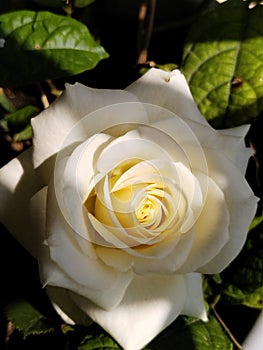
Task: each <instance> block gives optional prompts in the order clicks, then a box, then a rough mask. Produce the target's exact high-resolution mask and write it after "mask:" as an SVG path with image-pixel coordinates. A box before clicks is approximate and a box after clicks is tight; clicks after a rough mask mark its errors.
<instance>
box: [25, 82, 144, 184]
mask: <svg viewBox="0 0 263 350" xmlns="http://www.w3.org/2000/svg"><path fill="white" fill-rule="evenodd" d="M136 101H138V99H137V98H136V97H135V96H133V95H132V94H131V93H129V92H127V91H123V90H103V89H92V88H89V87H87V86H84V85H82V84H79V83H76V84H75V85H69V84H66V89H65V91H64V93H63V94H62V95H61V96H60V97H59V98H58V99H57V100H56V101H55V102H54V103H53V104H52V105H50V107H48V108H47V109H46V110H44V111H43V112H41V113H40V114H39V115H38V116H37V117H35V118H33V119H32V121H31V122H32V127H33V132H34V154H33V156H34V158H33V161H34V166H35V167H36V168H37V167H39V165H40V164H42V163H43V162H45V161H47V160H48V159H49V158H50V157H51V156H53V155H54V154H56V153H57V152H58V151H59V150H60V149H61V146H62V144H63V142H64V141H65V139H66V137H67V136H68V134H69V133H70V132H71V131H72V128H73V127H74V126H75V125H76V124H77V123H78V122H79V121H80V120H81V119H82V118H83V117H84V116H86V115H88V114H89V113H91V112H93V111H96V110H97V109H100V108H102V107H104V106H108V105H113V104H116V103H123V102H136ZM122 119H123V121H125V115H122ZM94 124H95V125H96V124H97V120H96V123H94V119H93V121H91V125H94ZM108 124H109V125H111V126H112V125H114V120H113V121H112V120H111V118H109V121H108ZM74 132H75V138H79V139H82V140H84V139H85V137H88V136H89V135H86V134H85V129H84V130H81V128H78V129H77V130H75V131H74ZM46 171H48V173H49V172H50V167H48V168H47V169H45V170H43V171H42V173H41V175H42V176H45V178H47V177H48V175H49V174H45V172H46Z"/></svg>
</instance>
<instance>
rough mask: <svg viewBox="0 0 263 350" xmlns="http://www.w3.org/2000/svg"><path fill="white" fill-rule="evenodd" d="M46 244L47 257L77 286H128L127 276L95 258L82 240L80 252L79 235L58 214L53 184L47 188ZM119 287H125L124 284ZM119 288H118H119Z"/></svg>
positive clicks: (127, 273) (86, 241) (85, 241)
mask: <svg viewBox="0 0 263 350" xmlns="http://www.w3.org/2000/svg"><path fill="white" fill-rule="evenodd" d="M47 209H48V211H47V232H48V238H47V243H48V247H49V251H50V258H51V259H52V260H53V261H54V262H55V263H56V264H57V265H58V266H59V267H60V269H61V270H62V271H64V272H65V273H66V274H67V275H68V276H70V278H71V279H72V280H74V281H75V282H76V283H77V284H80V285H83V286H85V287H86V288H89V289H97V290H105V289H107V288H110V286H112V285H115V284H116V283H117V281H119V280H122V281H124V282H125V283H126V284H127V281H129V279H130V273H129V272H126V273H120V272H118V271H115V270H114V269H112V268H110V267H109V266H106V265H105V264H104V263H103V262H102V261H100V260H98V259H97V256H96V253H95V250H94V248H93V245H92V243H90V242H89V241H88V240H84V243H85V249H81V247H80V246H79V243H81V241H79V240H77V236H78V233H76V232H74V230H72V227H70V225H69V224H68V222H67V221H66V219H65V218H64V216H63V215H62V212H61V211H60V209H59V207H58V205H57V202H56V198H55V193H54V189H53V188H52V182H51V184H50V186H49V193H48V205H47ZM125 283H124V285H123V286H122V288H124V289H125V288H126V284H125ZM120 289H121V287H120Z"/></svg>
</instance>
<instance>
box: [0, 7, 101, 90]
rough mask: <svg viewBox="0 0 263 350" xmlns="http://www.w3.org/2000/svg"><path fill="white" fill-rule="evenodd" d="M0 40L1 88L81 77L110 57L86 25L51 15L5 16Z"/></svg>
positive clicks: (21, 13) (0, 24) (18, 13)
mask: <svg viewBox="0 0 263 350" xmlns="http://www.w3.org/2000/svg"><path fill="white" fill-rule="evenodd" d="M0 37H1V38H2V39H3V43H2V47H1V48H0V50H1V65H0V85H2V86H9V87H10V86H12V87H14V86H22V85H26V84H31V83H36V82H39V81H43V80H47V79H55V78H60V77H65V76H69V75H73V74H78V73H81V72H84V71H86V70H89V69H92V68H94V67H95V66H96V65H97V63H98V62H99V61H100V60H101V59H103V58H106V57H108V54H107V53H106V51H105V50H104V48H103V47H102V46H100V45H99V44H98V43H97V42H96V41H95V40H94V39H93V37H92V36H91V34H90V32H89V30H88V29H87V27H86V26H85V25H84V24H82V23H80V22H79V21H77V20H75V19H72V18H69V17H65V16H60V15H55V14H52V13H50V12H33V11H15V12H10V13H6V14H3V15H1V16H0ZM18 58H19V59H18Z"/></svg>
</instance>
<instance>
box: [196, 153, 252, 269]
mask: <svg viewBox="0 0 263 350" xmlns="http://www.w3.org/2000/svg"><path fill="white" fill-rule="evenodd" d="M206 159H207V162H208V168H209V172H210V173H209V175H210V177H211V178H212V179H213V180H214V181H215V182H216V183H217V184H218V186H219V187H220V188H221V189H222V191H223V193H224V194H225V199H226V203H227V206H228V210H229V213H230V224H229V241H228V242H227V244H226V245H225V246H224V247H223V249H222V250H221V252H220V253H219V254H217V255H216V257H215V258H213V259H212V260H211V261H210V262H209V263H207V264H206V265H205V266H203V267H202V268H200V269H199V270H198V272H201V273H218V272H220V271H222V270H223V269H224V268H225V267H226V266H227V265H228V264H229V263H230V262H231V261H232V260H233V259H234V258H235V257H236V256H237V255H238V253H239V252H240V250H241V249H242V247H243V245H244V243H245V240H246V237H247V233H248V228H249V225H250V224H251V221H252V220H253V218H254V215H255V213H256V209H257V202H258V198H257V197H255V196H254V193H253V191H252V190H251V188H250V186H249V185H248V183H247V182H246V180H245V178H244V176H243V175H242V174H241V173H240V171H239V170H238V169H237V168H236V167H235V166H234V164H233V163H232V162H230V161H229V160H228V159H227V158H225V157H224V155H222V154H221V153H220V152H218V151H216V150H211V149H210V150H206Z"/></svg>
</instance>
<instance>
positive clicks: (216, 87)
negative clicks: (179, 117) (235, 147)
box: [182, 0, 263, 128]
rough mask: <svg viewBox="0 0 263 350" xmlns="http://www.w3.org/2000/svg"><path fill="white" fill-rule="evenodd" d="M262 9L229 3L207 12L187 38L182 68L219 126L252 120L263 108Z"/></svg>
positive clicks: (236, 0)
mask: <svg viewBox="0 0 263 350" xmlns="http://www.w3.org/2000/svg"><path fill="white" fill-rule="evenodd" d="M262 18H263V6H256V7H254V8H253V9H249V8H248V2H246V1H242V0H228V1H226V2H224V3H222V4H220V5H219V4H218V5H217V6H212V7H211V8H210V9H209V10H208V11H206V12H205V13H204V14H203V15H202V16H200V17H199V18H198V20H197V21H196V22H195V23H194V25H193V27H192V28H191V30H190V32H189V35H188V37H187V39H186V45H185V48H184V55H183V61H182V69H183V72H184V73H185V75H186V77H187V80H188V82H189V85H190V89H191V91H192V93H193V96H194V99H195V101H196V103H197V104H198V107H199V108H200V110H201V112H202V114H203V115H204V116H205V117H206V118H207V119H208V120H209V121H210V123H211V124H212V125H213V126H214V127H218V128H223V127H224V128H225V127H232V126H236V125H240V124H244V123H247V122H250V121H251V120H252V119H253V118H255V117H256V116H257V115H258V114H259V112H260V111H262V109H263V26H262Z"/></svg>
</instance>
